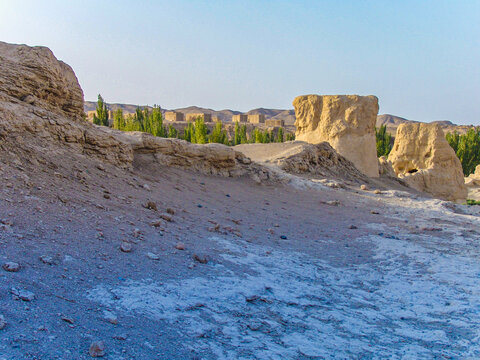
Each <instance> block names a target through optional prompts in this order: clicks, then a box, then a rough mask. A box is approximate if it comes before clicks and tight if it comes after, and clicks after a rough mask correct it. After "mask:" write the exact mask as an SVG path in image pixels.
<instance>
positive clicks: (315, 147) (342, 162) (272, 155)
mask: <svg viewBox="0 0 480 360" xmlns="http://www.w3.org/2000/svg"><path fill="white" fill-rule="evenodd" d="M234 149H235V150H238V151H240V152H242V153H243V154H244V155H245V156H247V157H248V158H250V159H251V160H253V161H254V162H258V163H263V164H266V165H269V164H271V165H274V166H276V167H278V168H280V169H281V170H283V171H285V172H287V173H290V174H306V175H313V176H316V175H318V176H321V177H324V178H328V179H335V180H342V181H347V182H351V183H362V184H364V183H366V182H367V183H368V180H369V179H368V177H367V176H365V175H364V174H363V173H362V172H361V171H359V170H358V169H357V168H356V167H355V165H354V164H353V163H352V162H351V161H349V160H347V159H346V158H344V157H343V156H341V155H339V154H338V153H337V152H336V151H335V149H333V148H332V147H331V146H330V144H329V143H327V142H322V143H320V144H309V143H306V142H304V141H288V142H285V143H269V144H244V145H237V146H235V147H234Z"/></svg>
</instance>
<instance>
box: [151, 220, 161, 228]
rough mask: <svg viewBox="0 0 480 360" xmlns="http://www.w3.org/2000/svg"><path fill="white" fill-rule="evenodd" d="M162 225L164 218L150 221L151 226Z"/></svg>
mask: <svg viewBox="0 0 480 360" xmlns="http://www.w3.org/2000/svg"><path fill="white" fill-rule="evenodd" d="M161 225H162V220H160V219H157V220H152V221H150V226H154V227H160V226H161Z"/></svg>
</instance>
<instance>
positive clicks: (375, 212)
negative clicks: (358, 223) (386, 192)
mask: <svg viewBox="0 0 480 360" xmlns="http://www.w3.org/2000/svg"><path fill="white" fill-rule="evenodd" d="M370 214H374V215H378V214H380V213H379V212H378V211H375V210H372V211H370Z"/></svg>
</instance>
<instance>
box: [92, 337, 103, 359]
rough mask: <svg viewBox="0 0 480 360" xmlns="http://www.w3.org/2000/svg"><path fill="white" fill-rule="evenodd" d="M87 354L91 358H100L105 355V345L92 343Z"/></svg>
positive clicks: (100, 342)
mask: <svg viewBox="0 0 480 360" xmlns="http://www.w3.org/2000/svg"><path fill="white" fill-rule="evenodd" d="M88 353H89V354H90V356H91V357H102V356H104V355H105V344H104V342H103V341H94V342H92V343H91V344H90V349H89V350H88Z"/></svg>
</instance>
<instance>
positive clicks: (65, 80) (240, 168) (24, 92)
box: [0, 42, 278, 181]
mask: <svg viewBox="0 0 480 360" xmlns="http://www.w3.org/2000/svg"><path fill="white" fill-rule="evenodd" d="M0 64H1V66H0V151H3V155H6V154H7V155H8V154H12V156H13V155H15V154H20V155H19V156H21V158H22V159H24V160H25V161H29V162H32V163H39V162H40V163H43V164H48V163H51V166H53V167H55V166H56V164H55V162H57V163H58V162H61V161H62V158H63V155H65V154H67V153H68V155H69V156H70V157H71V156H72V155H78V156H85V155H86V156H88V157H89V158H95V159H97V160H99V161H102V162H106V163H110V164H113V165H115V166H118V167H121V168H133V167H134V166H135V162H136V161H140V160H141V159H143V160H145V159H148V161H149V162H150V163H151V164H152V166H154V165H155V164H156V165H167V166H175V167H182V168H188V169H192V170H196V171H200V172H202V173H205V174H214V175H221V176H242V175H247V176H252V177H254V179H255V180H258V181H263V180H278V177H277V175H276V174H274V173H272V172H271V171H269V170H268V169H266V168H263V167H261V166H259V165H257V164H253V163H252V162H251V161H250V160H249V159H248V158H246V157H245V156H244V155H243V154H242V153H239V152H236V151H235V150H233V149H232V148H229V147H227V146H224V145H220V144H208V145H203V146H201V145H195V144H190V143H188V142H186V141H183V140H178V139H165V138H158V137H154V136H152V135H150V134H144V133H124V132H121V131H116V130H112V129H109V128H106V127H101V126H96V125H93V124H91V123H89V122H87V121H85V120H83V92H82V89H81V88H80V85H79V84H78V80H77V78H76V76H75V73H74V72H73V70H72V69H71V68H70V67H69V66H68V65H66V64H65V63H63V62H61V61H59V60H57V59H56V58H55V56H54V55H53V53H52V52H51V51H50V50H49V49H48V48H45V47H29V46H26V45H12V44H6V43H2V42H0Z"/></svg>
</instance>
